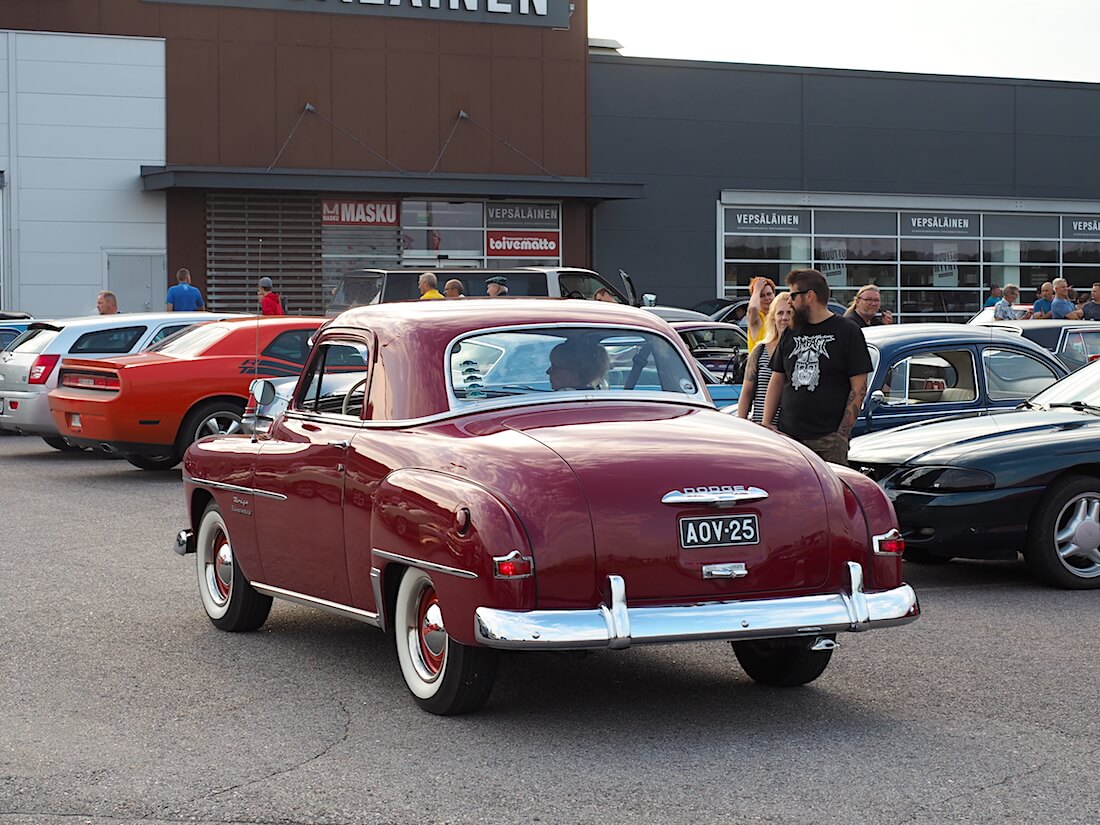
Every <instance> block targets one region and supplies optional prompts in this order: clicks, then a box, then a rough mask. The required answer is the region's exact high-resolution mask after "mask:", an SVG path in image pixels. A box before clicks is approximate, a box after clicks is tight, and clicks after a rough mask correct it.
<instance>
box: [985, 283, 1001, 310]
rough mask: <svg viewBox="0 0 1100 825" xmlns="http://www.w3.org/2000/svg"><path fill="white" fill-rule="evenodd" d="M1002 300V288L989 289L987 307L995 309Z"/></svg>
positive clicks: (993, 287) (986, 300)
mask: <svg viewBox="0 0 1100 825" xmlns="http://www.w3.org/2000/svg"><path fill="white" fill-rule="evenodd" d="M1000 300H1001V288H1000V287H999V286H992V287H990V288H989V297H988V298H986V299H985V306H987V307H995V306H997V302H998V301H1000Z"/></svg>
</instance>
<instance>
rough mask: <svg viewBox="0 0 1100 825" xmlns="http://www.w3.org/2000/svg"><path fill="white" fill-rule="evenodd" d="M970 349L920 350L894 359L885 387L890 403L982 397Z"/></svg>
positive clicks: (943, 401)
mask: <svg viewBox="0 0 1100 825" xmlns="http://www.w3.org/2000/svg"><path fill="white" fill-rule="evenodd" d="M977 386H978V384H977V380H976V377H975V370H974V359H973V357H972V356H971V354H970V351H969V350H941V351H938V352H920V353H914V354H912V355H909V356H907V357H905V358H902V359H899V360H898V361H896V362H894V364H893V365H892V366H891V367H890V370H889V372H888V373H887V374H886V380H885V382H884V383H883V387H882V391H883V393H884V394H885V396H886V400H887V403H889V404H943V403H955V402H960V401H974V400H975V399H977V397H978V392H977Z"/></svg>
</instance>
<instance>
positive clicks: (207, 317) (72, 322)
mask: <svg viewBox="0 0 1100 825" xmlns="http://www.w3.org/2000/svg"><path fill="white" fill-rule="evenodd" d="M233 317H246V316H242V315H240V313H229V312H120V313H118V314H117V315H79V316H76V317H74V318H58V319H56V320H52V321H34V322H32V326H33V325H34V324H43V325H45V326H57V327H73V328H75V329H84V328H88V329H96V328H110V327H113V326H119V327H126V326H132V325H133V324H148V323H153V322H157V321H189V322H191V323H197V322H199V321H220V320H222V319H227V318H233Z"/></svg>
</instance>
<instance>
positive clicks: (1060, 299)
mask: <svg viewBox="0 0 1100 825" xmlns="http://www.w3.org/2000/svg"><path fill="white" fill-rule="evenodd" d="M1050 317H1051V318H1065V319H1067V320H1070V321H1079V320H1081V313H1080V311H1079V310H1078V309H1077V307H1076V306H1074V303H1073V301H1071V300H1070V299H1069V281H1067V280H1066V279H1065V278H1055V279H1054V300H1053V301H1051V302H1050Z"/></svg>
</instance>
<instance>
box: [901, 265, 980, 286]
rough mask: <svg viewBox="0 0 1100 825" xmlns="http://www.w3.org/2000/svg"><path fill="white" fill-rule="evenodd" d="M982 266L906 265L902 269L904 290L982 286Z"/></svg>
mask: <svg viewBox="0 0 1100 825" xmlns="http://www.w3.org/2000/svg"><path fill="white" fill-rule="evenodd" d="M981 270H982V268H981V267H980V266H976V265H973V264H971V265H967V264H962V265H959V264H956V263H951V262H947V263H940V264H931V265H918V264H905V265H903V266H902V268H901V285H902V288H903V289H921V288H925V289H927V288H932V287H935V288H936V289H943V288H954V287H960V286H962V287H973V288H975V289H977V288H979V287H980V286H981Z"/></svg>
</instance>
